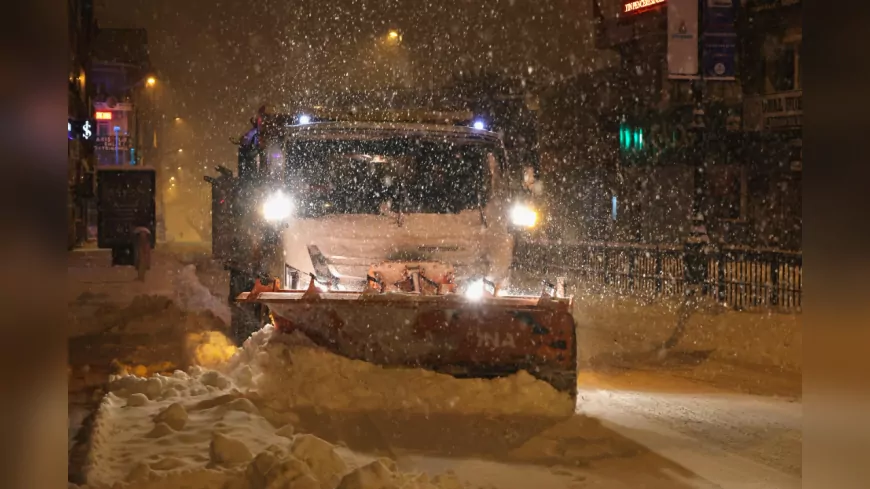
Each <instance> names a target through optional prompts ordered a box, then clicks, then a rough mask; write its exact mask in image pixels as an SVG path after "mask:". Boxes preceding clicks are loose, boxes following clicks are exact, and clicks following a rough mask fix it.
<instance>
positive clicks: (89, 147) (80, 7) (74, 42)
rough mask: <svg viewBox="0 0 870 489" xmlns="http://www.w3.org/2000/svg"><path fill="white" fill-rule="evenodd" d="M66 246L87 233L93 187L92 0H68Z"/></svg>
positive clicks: (93, 24)
mask: <svg viewBox="0 0 870 489" xmlns="http://www.w3.org/2000/svg"><path fill="white" fill-rule="evenodd" d="M67 11H68V20H69V25H68V33H69V65H68V81H67V83H68V85H67V117H68V119H67V247H68V248H74V247H76V246H78V245H80V244H81V243H83V242H84V241H86V240H87V239H88V237H89V232H88V230H89V228H90V227H91V226H90V225H89V224H90V223H89V220H88V202H89V201H90V200H91V199H92V198H93V191H94V181H93V175H94V155H93V144H92V137H91V136H92V131H91V129H92V128H91V127H90V118H91V111H90V97H89V95H90V93H89V86H90V85H89V84H90V76H89V75H88V72H89V69H90V63H89V54H90V48H91V44H92V42H93V37H94V33H95V31H96V24H95V22H94V10H93V3H92V2H91V0H68V2H67Z"/></svg>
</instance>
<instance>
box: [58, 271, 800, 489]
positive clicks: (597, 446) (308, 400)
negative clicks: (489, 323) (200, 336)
mask: <svg viewBox="0 0 870 489" xmlns="http://www.w3.org/2000/svg"><path fill="white" fill-rule="evenodd" d="M75 258H76V260H77V261H76V265H78V266H75V265H73V264H71V269H73V268H77V269H76V270H73V271H72V272H73V273H71V275H72V276H73V278H74V281H75V280H76V279H78V281H79V285H78V286H79V290H76V291H75V294H71V296H70V303H71V307H70V316H71V317H70V322H69V324H68V326H69V327H70V328H71V331H70V333H71V337H73V338H71V340H72V341H71V351H70V355H71V363H75V364H76V369H75V371H76V375H79V374H78V372H80V371H81V369H80V368H79V365H83V364H87V365H88V366H89V369H90V370H89V372H90V374H89V375H92V376H93V375H95V374H96V375H99V372H98V371H97V368H96V365H98V364H99V362H97V360H100V359H103V357H104V356H106V355H109V354H110V353H113V352H115V350H118V352H122V353H123V352H126V351H127V350H125V349H124V348H121V347H124V345H126V344H127V343H131V345H130V346H131V347H132V346H135V347H136V348H128V350H130V351H129V352H127V353H125V354H126V355H127V356H128V357H129V358H126V357H125V358H126V360H124V361H123V362H122V363H124V364H127V365H130V364H136V363H148V362H157V361H158V360H170V361H172V363H173V364H174V365H179V366H181V365H183V363H182V362H181V360H182V358H181V355H182V354H183V353H184V352H185V348H186V345H184V344H182V340H183V339H184V338H186V336H185V335H184V334H178V335H168V334H167V335H165V337H166V339H165V341H164V340H160V338H162V336H161V337H160V338H158V336H159V335H157V333H158V332H161V333H160V334H163V333H164V332H166V331H164V330H167V331H172V330H175V329H178V333H186V332H188V331H190V330H192V328H193V329H195V327H200V326H208V325H210V324H211V320H206V319H207V318H206V319H204V318H203V317H201V316H199V315H198V314H199V313H198V312H197V311H203V310H212V311H213V310H216V309H219V308H217V307H216V304H217V303H220V301H221V298H220V297H219V296H214V297H213V296H211V295H209V294H208V293H206V292H204V290H203V288H202V287H201V286H200V287H196V284H195V283H192V282H195V280H193V275H191V274H190V270H186V269H185V268H184V266H183V264H182V263H181V262H177V261H175V260H173V259H170V258H169V257H168V256H165V255H164V256H162V257H159V258H160V259H161V261H158V263H157V267H156V270H152V271H159V273H156V274H154V275H152V277H151V278H149V280H148V281H147V282H146V283H145V284H137V283H132V276H131V275H130V273H128V272H129V271H127V270H125V269H118V268H116V269H107V268H106V266H105V263H104V262H105V260H103V259H102V258H103V257H98V256H97V255H91V256H88V255H78V256H77V257H75ZM213 275H214V277H211V276H209V275H204V274H203V273H201V271H200V270H197V273H196V276H198V278H199V280H200V281H201V282H202V283H204V284H205V285H206V286H207V287H206V288H205V289H213V290H214V291H217V290H221V289H222V288H223V287H221V286H214V287H212V286H211V284H209V283H208V281H209V280H211V279H212V278H213V279H214V281H215V283H218V282H219V281H220V280H221V277H220V274H219V273H214V274H213ZM121 284H123V285H124V286H121ZM218 285H220V284H218ZM126 286H129V288H128V287H126ZM146 292H147V293H151V294H156V295H160V296H164V297H171V298H172V300H173V301H175V303H176V305H177V306H178V307H174V306H172V307H169V306H168V305H164V303H163V302H161V301H159V300H156V299H152V300H151V302H148V301H145V302H143V301H142V300H141V298H140V299H138V302H137V300H134V299H135V298H136V297H137V296H138V295H139V294H142V293H146ZM82 294H84V295H82ZM215 301H216V302H215ZM128 303H130V304H131V305H129V306H127V304H128ZM152 306H154V307H156V306H159V307H157V308H156V309H155V310H154V311H151V310H150V309H149V308H152V309H153V308H154V307H152ZM219 312H220V311H218V314H217V316H220V315H221V314H220V313H219ZM79 313H80V315H78V314H79ZM152 316H153V317H152ZM97 319H99V321H97ZM107 327H109V328H108V329H107ZM155 328H156V329H155ZM91 332H101V333H100V334H99V335H97V336H92V335H91V334H90V333H91ZM79 335H81V336H79ZM112 335H115V336H112ZM146 336H147V337H153V338H151V339H152V340H154V341H157V340H160V341H157V343H161V348H157V346H148V347H147V348H144V349H143V348H141V347H142V346H144V345H145V344H144V343H142V341H144V340H143V339H141V338H140V337H146ZM95 338H103V340H104V342H108V343H107V344H108V346H112V348H114V349H108V350H106V351H103V349H98V348H96V346H95V343H94V341H95ZM78 340H81V341H78ZM116 341H117V342H118V345H115V343H114V342H116ZM154 341H152V342H154ZM173 342H174V343H173ZM109 343H110V344H109ZM163 343H165V344H163ZM175 343H178V344H175ZM125 348H126V347H125ZM104 349H105V348H104ZM110 350H111V351H110ZM176 350H178V352H176ZM252 351H255V350H252ZM169 353H172V355H175V356H174V357H173V356H170V357H167V356H166V355H167V354H169ZM261 353H262V354H260V355H255V356H252V357H250V358H248V359H246V360H245V361H243V362H242V363H241V364H240V365H238V364H237V365H236V367H237V369H236V376H235V377H233V381H234V382H236V383H237V384H238V386H239V387H240V388H242V386H243V385H245V382H243V380H245V379H247V380H246V381H247V382H250V381H251V379H252V378H253V377H250V378H248V374H246V373H245V372H247V370H248V369H247V368H245V365H249V366H251V367H255V368H254V370H255V371H257V370H259V371H260V372H261V373H263V374H267V375H266V376H265V377H262V378H259V380H257V381H256V384H257V386H256V388H253V389H252V390H250V391H245V390H244V388H243V391H244V393H240V392H238V391H234V390H233V389H235V387H233V386H230V387H227V388H222V389H221V390H219V391H214V392H213V393H210V394H208V393H206V394H195V395H194V394H189V395H190V396H192V397H190V399H189V400H188V398H187V397H185V396H181V397H175V396H177V394H176V393H173V392H170V393H169V394H167V395H166V398H165V399H164V394H163V393H161V394H160V395H159V396H158V397H156V398H155V399H153V400H152V401H150V402H149V403H146V404H147V405H148V406H151V407H148V408H147V409H148V412H151V411H153V410H155V409H157V408H158V407H161V408H163V407H165V406H164V404H165V405H168V404H169V403H171V402H174V401H176V400H178V401H180V402H182V403H183V404H185V406H186V407H187V408H189V410H190V416H191V421H190V425H189V426H188V427H187V428H184V429H183V430H182V431H179V432H178V433H172V432H168V431H167V433H168V436H169V437H170V438H173V437H174V438H178V439H179V440H182V439H187V438H190V439H191V440H193V442H191V443H192V444H191V445H190V450H189V453H188V452H185V451H184V450H181V451H180V452H179V453H178V454H177V457H176V458H179V457H180V459H181V460H182V461H184V464H183V465H184V466H185V467H188V468H191V469H193V468H194V467H195V470H196V471H199V470H201V467H199V465H202V464H204V463H205V462H203V461H204V460H208V459H209V454H208V441H207V440H208V439H211V438H209V437H212V436H213V434H211V430H213V429H214V428H213V426H216V425H215V423H219V422H221V421H220V420H218V419H217V418H221V420H222V421H223V422H226V423H229V426H231V427H232V426H235V428H233V429H235V430H236V431H234V432H228V434H229V435H232V436H239V437H240V438H241V439H243V440H246V439H245V437H244V436H243V434H244V433H246V432H247V430H248V428H246V426H247V425H243V424H238V423H236V422H237V421H238V422H239V423H241V422H242V421H244V422H245V423H249V422H253V421H257V422H258V423H259V424H257V426H260V428H261V431H263V432H264V433H266V434H265V435H262V436H263V437H266V438H269V439H270V440H273V441H274V440H278V441H279V442H280V440H281V438H280V437H279V438H275V437H274V433H273V432H274V431H275V430H276V429H278V428H279V427H280V426H283V425H286V424H287V423H288V422H292V426H293V428H294V430H295V432H296V433H310V434H312V435H315V436H317V437H320V438H322V439H323V440H325V441H327V442H329V443H331V444H333V445H335V446H337V447H339V448H338V450H340V451H341V453H343V454H344V455H345V456H347V457H350V458H351V459H353V460H356V462H354V463H350V465H349V466H348V467H353V466H357V465H361V464H365V463H368V462H369V461H370V460H373V457H377V456H387V457H389V458H391V459H394V460H395V461H396V463H397V466H398V469H399V470H401V471H402V472H405V473H412V472H420V471H422V472H427V473H429V474H433V475H434V474H441V473H444V472H445V471H448V470H450V471H453V472H454V473H455V474H456V475H457V476H458V478H459V479H461V480H462V481H464V482H467V483H470V484H472V485H473V486H477V487H496V488H502V489H511V488H517V489H521V488H522V489H525V488H529V487H536V488H554V489H557V488H558V489H562V488H565V489H579V488H591V487H606V488H626V489H627V488H635V487H647V488H662V489H665V488H667V489H671V488H695V487H716V488H756V487H759V488H760V487H765V488H791V487H798V486H799V485H800V483H801V475H800V472H801V440H802V432H801V419H802V407H801V403H800V401H795V400H790V399H786V398H777V397H761V396H753V395H747V394H737V393H735V392H734V389H731V388H730V386H729V388H728V389H726V388H721V387H722V386H720V388H714V387H711V385H710V383H709V382H707V383H702V382H700V381H698V380H697V379H694V380H693V379H690V378H686V377H685V376H683V374H685V372H686V370H685V369H683V370H679V369H674V370H673V371H668V370H667V369H664V368H658V370H657V369H656V368H652V367H650V366H648V365H647V366H645V367H644V369H643V370H639V369H626V368H623V369H615V368H611V369H609V370H607V371H606V373H605V371H604V370H601V369H597V370H594V371H593V370H588V371H583V372H582V373H581V376H580V397H579V399H578V405H577V413H576V414H575V415H573V416H570V417H568V418H566V417H565V415H564V414H560V413H561V411H562V410H561V409H560V408H559V405H560V404H561V403H560V402H559V398H558V396H556V395H555V393H554V392H553V393H550V392H548V390H547V388H546V386H542V385H538V384H535V383H534V382H531V381H529V379H526V378H524V377H522V376H517V377H515V378H513V379H510V380H507V379H506V380H505V381H500V382H491V381H480V380H477V381H475V380H463V381H456V380H455V379H446V380H445V379H441V378H440V377H439V376H435V375H434V374H428V373H422V372H415V371H412V370H405V371H402V370H394V371H382V370H380V369H377V368H374V367H372V366H366V365H367V364H365V365H361V364H356V363H353V362H349V361H347V360H343V359H340V358H336V357H333V356H330V355H329V354H326V355H323V354H313V355H312V354H311V353H310V352H306V351H305V350H299V349H295V347H291V348H289V349H288V348H285V347H283V346H280V345H279V346H278V347H276V349H275V350H274V351H271V352H270V353H269V354H268V355H266V354H265V353H266V351H265V350H264V351H263V352H261ZM176 357H178V358H176ZM106 359H109V358H108V357H106V358H105V359H103V360H106ZM288 359H289V360H290V364H288V365H289V368H288V365H285V363H286V362H287V361H288ZM73 360H75V362H73ZM294 361H295V364H294ZM104 363H105V362H104ZM704 367H705V368H707V369H717V371H718V367H717V366H716V365H714V364H712V363H709V362H708V363H706V364H704ZM696 368H697V367H696ZM738 373H741V372H738ZM748 373H749V374H751V375H752V377H751V380H752V381H753V382H762V383H768V382H767V381H766V380H765V377H764V376H761V375H755V374H752V372H748ZM85 374H87V372H85ZM242 374H244V375H242ZM102 375H103V376H105V375H107V372H103V373H102ZM239 375H241V376H240V377H239ZM743 376H744V375H743V374H741V378H742V377H743ZM270 378H271V379H273V380H274V381H275V382H277V383H270V382H271V381H270V382H267V380H268V379H270ZM738 380H740V379H738ZM83 381H84V380H80V382H83ZM738 383H739V382H738ZM726 384H734V385H737V383H734V381H733V379H731V380H729V381H728V382H726ZM427 386H428V387H427ZM71 389H72V383H71ZM182 390H184V389H182ZM188 390H190V389H188ZM773 390H774V391H776V389H773ZM224 391H226V392H235V393H234V394H233V396H240V395H243V396H244V397H246V398H247V399H249V400H250V401H251V403H252V405H253V406H254V407H255V408H256V412H259V413H260V414H261V415H262V418H257V417H253V418H251V419H247V418H245V419H242V418H243V417H242V418H239V419H241V421H239V420H236V419H235V417H239V416H240V415H237V414H233V413H235V412H236V411H237V410H234V409H230V410H228V411H226V412H224V411H221V410H215V411H196V410H195V409H193V408H192V405H193V404H194V403H195V402H198V400H197V399H198V398H196V396H197V395H206V396H212V397H213V396H217V395H219V394H221V393H222V392H224ZM197 392H199V391H197ZM94 401H95V400H90V401H88V402H86V403H84V404H86V405H87V406H93V405H94V404H93V403H94ZM240 402H241V401H240ZM70 403H71V411H70V415H71V425H76V424H79V423H80V420H79V419H78V418H80V417H81V416H82V414H83V413H79V412H78V411H75V412H74V409H73V406H72V404H73V396H72V391H71V396H70ZM242 404H243V403H242ZM240 405H241V404H240ZM124 406H125V404H124V402H121V401H118V402H116V405H115V406H114V407H112V408H111V409H110V410H109V411H111V412H116V413H121V412H123V411H124V410H125V409H127V408H125V407H124ZM237 407H238V406H237ZM242 407H244V408H245V409H247V410H250V411H254V408H252V407H251V406H248V405H247V404H244V406H242ZM143 409H144V408H143ZM568 410H569V411H570V404H569V405H568ZM155 412H156V411H155ZM143 413H144V411H143ZM195 413H201V414H195ZM214 416H216V418H214V419H212V417H214ZM234 416H235V417H234ZM287 416H289V418H288V417H287ZM199 417H202V419H199ZM73 418H75V419H73ZM143 419H144V418H143ZM266 421H268V423H266ZM115 422H117V423H120V424H118V425H117V427H118V428H117V430H118V431H116V432H128V431H129V430H130V429H132V428H135V430H134V431H131V432H130V433H131V434H132V433H134V432H136V430H139V431H141V432H142V433H141V434H139V435H136V436H133V442H136V443H140V444H143V445H142V446H150V442H147V440H148V439H149V438H148V437H147V436H145V433H148V431H149V430H151V429H152V428H153V426H152V424H153V423H151V422H150V421H149V422H147V423H146V422H144V421H141V420H140V421H139V422H138V423H139V425H141V426H139V425H137V426H135V427H134V426H132V425H131V426H130V427H127V426H126V425H124V423H122V422H121V420H116V421H115ZM237 424H238V426H236V425H237ZM255 424H256V423H255ZM200 425H201V426H200ZM251 426H253V425H251ZM231 431H232V430H231ZM72 432H73V428H71V435H72ZM234 433H235V434H234ZM206 435H208V436H206ZM122 438H123V437H121V438H117V439H116V437H115V436H114V435H113V436H111V437H109V438H107V439H105V441H104V442H103V443H104V447H103V450H102V451H103V453H106V454H111V453H121V452H120V451H123V450H124V448H123V447H124V446H126V444H127V441H125V440H124V439H122ZM174 438H173V439H174ZM200 438H201V439H200ZM266 438H263V439H266ZM160 439H163V440H167V439H168V438H165V437H161V438H155V439H154V440H160ZM204 440H205V441H204ZM194 442H195V443H194ZM258 443H259V442H257V443H254V442H253V441H252V442H251V443H249V445H250V447H249V448H250V449H251V450H252V451H254V452H257V451H259V450H261V449H262V448H263V447H262V446H260V445H262V443H259V444H258ZM276 443H277V442H276ZM116 445H117V446H116ZM155 448H156V447H155ZM180 448H181V447H180V446H179V449H180ZM163 452H165V450H157V452H155V457H156V458H154V460H149V463H150V464H152V465H153V467H155V468H153V469H152V471H156V474H158V477H164V476H169V475H170V474H171V473H172V472H173V470H175V469H167V467H170V466H173V464H179V463H180V462H178V461H177V460H174V459H171V457H170V458H167V457H168V454H167V453H163ZM132 455H134V454H133V452H131V456H132ZM113 457H114V456H113ZM354 457H356V458H354ZM135 461H136V460H133V459H130V460H129V461H124V460H121V459H115V460H114V461H113V462H112V464H120V465H117V466H116V467H115V468H113V469H112V471H114V472H111V471H110V472H106V474H109V475H107V476H106V478H105V479H104V482H110V481H111V480H116V475H111V473H115V472H116V473H117V474H126V472H127V471H128V470H129V469H131V468H135V467H134V466H135V464H134V463H133V462H135ZM170 462H172V463H170ZM190 464H193V465H190ZM198 464H199V465H198ZM355 464H356V465H355ZM180 466H181V465H179V467H180ZM103 467H108V466H107V465H105V464H103ZM98 469H99V467H98ZM137 470H140V472H141V471H142V470H143V469H141V468H140V469H137ZM137 473H138V472H137ZM144 473H147V474H151V472H147V471H146V472H144ZM197 473H198V472H197ZM203 473H204V474H205V473H206V472H203ZM207 474H211V476H214V475H215V474H213V473H211V472H207ZM124 477H125V478H126V477H127V476H124ZM149 477H150V476H149ZM158 480H163V479H158ZM167 481H168V480H167ZM148 487H152V486H150V485H149V486H148ZM153 487H163V486H153ZM197 487H199V486H197ZM202 487H206V486H202ZM208 487H211V486H208ZM251 487H254V486H251ZM324 487H325V486H324ZM445 487H446V486H445ZM451 487H452V486H451Z"/></svg>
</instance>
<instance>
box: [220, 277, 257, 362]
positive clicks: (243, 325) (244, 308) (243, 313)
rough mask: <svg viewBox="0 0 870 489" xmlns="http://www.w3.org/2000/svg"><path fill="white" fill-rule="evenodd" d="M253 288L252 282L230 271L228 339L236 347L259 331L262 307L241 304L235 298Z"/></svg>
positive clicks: (248, 278)
mask: <svg viewBox="0 0 870 489" xmlns="http://www.w3.org/2000/svg"><path fill="white" fill-rule="evenodd" d="M253 288H254V280H253V279H251V278H250V277H248V276H247V275H246V274H243V273H241V272H239V271H236V270H231V271H230V294H229V297H228V301H229V305H230V313H231V316H230V339H231V340H232V341H233V343H235V345H236V346H242V344H243V343H244V342H245V340H247V339H248V338H249V337H250V336H251V334H252V333H254V332H256V331H259V329H260V328H261V327H262V326H263V324H262V323H261V320H260V319H261V317H262V306H261V305H260V304H242V303H239V302H236V297H238V295H239V294H241V293H242V292H249V291H250V290H251V289H253Z"/></svg>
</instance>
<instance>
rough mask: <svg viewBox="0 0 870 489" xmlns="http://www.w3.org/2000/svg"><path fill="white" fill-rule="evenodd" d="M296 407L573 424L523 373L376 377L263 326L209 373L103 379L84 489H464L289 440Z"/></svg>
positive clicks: (549, 391) (311, 440)
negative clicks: (105, 390) (519, 416)
mask: <svg viewBox="0 0 870 489" xmlns="http://www.w3.org/2000/svg"><path fill="white" fill-rule="evenodd" d="M252 400H253V401H254V402H252ZM302 407H316V408H319V409H327V410H356V411H359V410H378V411H391V410H405V411H418V412H433V411H451V412H454V413H487V414H492V415H499V414H511V413H523V414H526V415H546V416H557V415H558V416H565V415H570V414H571V413H573V405H572V404H571V402H570V399H569V398H568V396H567V395H565V394H561V393H559V392H557V391H556V390H555V389H553V388H552V387H551V386H550V385H549V384H546V383H544V382H541V381H538V380H536V379H534V378H533V377H532V376H531V375H529V374H527V373H525V372H522V373H520V374H518V375H514V376H512V377H508V378H503V379H495V380H481V379H462V380H460V379H455V378H453V377H450V376H446V375H440V374H435V373H432V372H428V371H424V370H419V369H385V368H381V367H377V366H375V365H372V364H368V363H365V362H360V361H354V360H349V359H346V358H343V357H339V356H336V355H333V354H330V353H328V352H326V351H324V350H322V349H320V348H317V347H315V346H313V345H311V344H310V343H309V342H307V341H306V340H305V339H304V337H300V336H294V335H282V334H278V333H276V332H275V331H273V329H272V328H271V327H268V326H267V327H266V328H264V329H263V330H261V331H259V332H257V333H255V334H254V335H253V336H252V337H251V338H250V339H249V340H248V341H247V342H246V343H245V345H244V348H243V349H241V350H240V351H239V352H238V353H237V354H236V355H235V356H234V357H233V358H232V359H231V360H230V361H229V362H227V363H226V364H224V365H222V366H221V367H220V368H219V369H218V370H213V369H207V368H203V367H193V368H191V369H189V371H188V372H184V371H175V372H174V373H173V374H171V375H160V374H155V375H153V376H150V377H137V376H134V375H124V376H115V377H113V378H112V379H111V382H110V385H109V394H107V395H106V397H105V398H104V399H103V402H102V405H101V406H100V409H99V412H98V416H97V420H96V422H95V426H94V431H93V435H92V450H91V453H90V454H89V460H88V463H87V464H86V467H85V474H86V477H87V480H88V483H89V485H88V486H87V487H91V488H94V489H96V488H104V487H105V488H108V487H112V488H115V487H118V488H121V487H123V488H129V489H145V488H169V487H189V488H203V489H205V488H209V489H212V488H213V489H261V488H262V489H266V488H284V487H293V488H302V489H309V488H310V489H375V488H378V489H381V488H383V489H387V488H396V489H398V488H407V489H414V488H419V489H438V488H441V489H448V488H449V489H458V488H461V487H464V486H463V485H462V484H461V483H460V481H459V480H458V479H457V478H456V476H455V475H452V474H451V473H447V474H442V475H440V476H437V477H429V476H428V475H426V474H407V473H402V472H401V471H399V470H398V469H397V465H396V463H395V462H394V461H392V460H389V459H377V458H374V457H370V456H364V455H360V454H355V453H353V452H350V451H349V450H347V449H345V448H342V447H336V446H334V445H332V444H330V443H328V442H327V441H325V440H322V439H320V438H317V437H315V436H313V435H310V434H306V433H297V429H296V426H295V424H296V422H298V417H297V416H295V414H294V412H293V411H294V409H299V408H302ZM278 420H282V421H281V422H278ZM286 420H290V422H289V423H287V422H286Z"/></svg>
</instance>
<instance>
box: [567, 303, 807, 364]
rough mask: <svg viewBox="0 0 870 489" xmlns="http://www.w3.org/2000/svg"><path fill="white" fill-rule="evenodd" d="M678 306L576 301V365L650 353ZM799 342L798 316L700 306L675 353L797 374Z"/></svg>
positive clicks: (664, 336)
mask: <svg viewBox="0 0 870 489" xmlns="http://www.w3.org/2000/svg"><path fill="white" fill-rule="evenodd" d="M678 308H679V304H678V303H677V302H676V301H662V302H655V303H643V302H642V301H639V300H637V299H632V298H612V297H601V296H587V297H579V298H576V300H575V308H574V316H575V319H576V321H577V329H578V345H579V357H578V358H579V359H580V362H581V364H587V365H588V364H590V363H593V364H594V363H595V361H596V359H601V358H606V357H618V358H623V359H625V358H630V357H631V356H632V355H634V354H640V353H644V352H652V351H655V350H656V349H657V348H658V347H659V346H660V345H661V344H662V342H664V341H665V340H666V339H667V338H668V337H669V336H670V334H671V332H672V331H673V329H674V327H675V325H676V321H677V312H678ZM802 339H803V333H802V315H801V314H785V313H777V312H772V311H759V312H754V311H753V312H748V311H747V312H738V311H733V310H730V309H727V308H725V307H722V306H717V305H715V304H703V305H702V306H701V307H700V308H699V309H698V310H697V311H696V312H694V313H693V314H692V315H691V317H690V318H689V321H688V324H687V326H686V335H685V337H683V338H682V339H681V340H680V342H679V344H678V345H677V347H676V349H677V350H691V351H709V352H710V358H711V359H713V360H720V361H724V362H731V363H736V364H746V365H762V366H766V367H776V368H778V369H782V370H785V371H792V372H799V371H800V370H801V368H802V364H803V361H802V356H803V350H802V345H803V341H802Z"/></svg>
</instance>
